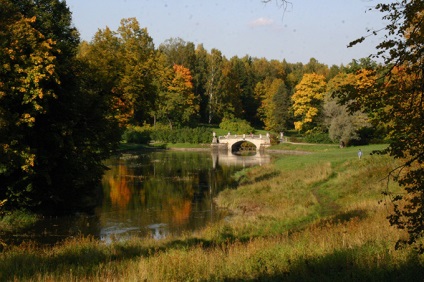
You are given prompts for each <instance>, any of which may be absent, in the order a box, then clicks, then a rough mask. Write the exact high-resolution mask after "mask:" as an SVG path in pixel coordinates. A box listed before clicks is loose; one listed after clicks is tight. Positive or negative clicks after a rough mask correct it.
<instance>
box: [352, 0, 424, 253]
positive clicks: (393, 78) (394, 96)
mask: <svg viewBox="0 0 424 282" xmlns="http://www.w3.org/2000/svg"><path fill="white" fill-rule="evenodd" d="M375 9H376V10H379V11H380V12H382V13H384V16H383V20H386V21H388V24H387V26H386V28H385V29H384V30H385V33H386V34H385V36H384V40H383V41H382V42H381V43H380V44H379V45H377V46H376V48H377V50H378V51H377V53H376V54H374V55H371V56H372V57H375V58H381V59H383V61H384V63H385V65H386V66H387V67H388V69H386V72H385V75H384V78H383V80H382V82H381V83H379V84H377V83H376V84H374V85H372V86H370V87H369V88H368V89H365V91H364V92H363V95H357V94H358V93H356V94H355V93H349V96H351V97H352V95H353V97H355V98H356V99H355V101H357V102H358V103H359V104H360V105H361V107H362V108H364V109H366V110H367V112H369V113H370V114H371V115H372V116H373V117H374V122H375V123H376V124H378V125H380V126H383V127H384V128H385V129H386V131H387V132H388V140H389V142H390V146H389V147H388V148H387V149H386V150H384V151H382V153H389V154H390V155H391V156H393V157H394V158H397V159H402V160H404V163H403V165H402V166H400V167H399V168H398V169H399V173H398V174H397V177H396V180H397V181H398V183H399V184H400V185H401V186H402V187H404V189H405V194H402V195H395V196H393V198H392V201H393V203H394V212H393V214H391V215H390V216H389V217H388V219H389V220H390V223H391V224H392V225H394V226H397V227H398V228H399V229H403V230H406V231H407V233H408V238H407V239H400V240H399V241H398V243H397V245H396V246H397V247H398V248H399V247H402V246H404V245H414V247H415V248H416V249H417V250H418V251H419V252H420V253H421V254H422V253H424V244H423V241H422V240H423V238H424V220H423V219H424V132H423V130H422V122H423V120H424V77H423V75H424V36H423V35H424V34H423V30H424V21H423V20H424V1H422V0H413V1H406V0H402V1H396V2H394V3H390V4H383V3H381V4H378V5H376V6H375ZM364 39H365V38H364V37H363V38H360V39H358V40H355V41H353V42H351V44H350V45H351V46H353V45H355V44H358V43H361V42H362V41H363V40H364ZM365 92H366V93H365ZM364 93H365V94H364ZM364 95H365V96H364Z"/></svg>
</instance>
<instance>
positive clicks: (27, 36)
mask: <svg viewBox="0 0 424 282" xmlns="http://www.w3.org/2000/svg"><path fill="white" fill-rule="evenodd" d="M0 4H1V7H2V9H1V11H0V13H1V17H0V25H1V37H0V48H1V50H2V51H1V52H0V64H1V65H2V66H3V67H5V68H4V69H2V70H1V71H0V73H1V76H0V93H1V94H0V100H1V103H0V105H1V106H0V122H1V123H2V126H1V128H0V150H1V153H0V156H1V157H0V183H1V186H0V198H6V199H7V200H8V202H7V204H8V208H15V209H16V208H31V209H33V210H37V211H43V212H59V211H62V212H64V211H65V212H70V211H72V210H75V209H80V208H87V207H88V206H92V205H93V203H94V200H95V197H94V196H95V195H96V191H97V187H98V186H97V185H98V183H99V181H100V178H101V176H102V173H103V171H104V166H103V164H102V161H103V160H104V158H106V157H108V156H110V153H111V152H112V151H113V149H114V148H116V146H117V144H118V141H119V135H120V133H119V130H118V128H117V127H116V123H115V122H114V120H113V119H110V118H108V116H109V115H108V113H109V112H108V110H107V109H108V107H106V106H105V104H106V103H107V101H106V100H104V99H103V97H102V95H101V94H100V93H99V92H97V90H96V89H95V88H94V87H92V86H91V83H90V81H89V79H90V77H91V76H90V70H89V69H87V66H86V65H85V64H84V63H82V62H80V61H78V60H77V59H76V56H75V55H76V52H77V47H78V44H79V37H78V32H77V31H76V30H75V28H73V27H72V24H71V13H70V11H69V9H68V8H67V7H66V4H65V2H62V1H58V0H57V1H56V0H37V1H34V0H23V1H21V0H20V1H17V0H0Z"/></svg>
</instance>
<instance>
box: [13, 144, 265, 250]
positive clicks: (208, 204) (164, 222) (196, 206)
mask: <svg viewBox="0 0 424 282" xmlns="http://www.w3.org/2000/svg"><path fill="white" fill-rule="evenodd" d="M269 162H270V156H269V155H263V154H262V155H260V154H257V155H255V156H235V155H232V154H231V153H228V154H217V153H212V152H210V151H206V152H179V151H166V152H142V153H134V154H123V155H121V156H119V157H114V158H112V159H110V160H108V161H107V162H106V165H107V166H108V167H109V168H110V170H108V171H107V172H106V174H105V175H104V177H103V180H102V186H103V197H102V201H101V203H99V205H98V207H97V208H96V210H95V213H94V215H85V214H80V215H75V216H72V217H66V218H63V217H61V218H48V219H45V220H43V221H41V222H40V223H39V224H37V226H35V227H34V228H32V229H31V230H29V231H28V232H26V233H25V234H21V235H16V236H18V237H19V236H21V237H30V238H29V239H32V240H35V241H39V242H42V243H54V242H57V241H60V240H62V239H64V238H67V237H70V236H76V235H85V236H87V235H92V236H94V237H96V238H100V239H101V240H103V241H106V242H110V241H112V240H121V239H125V238H127V237H129V236H151V237H153V238H156V239H160V238H164V237H166V236H167V235H169V234H176V235H178V234H181V233H182V232H193V231H195V230H197V229H200V228H202V227H204V226H205V225H207V224H208V223H210V222H214V221H216V220H220V219H222V217H223V216H224V212H223V211H220V210H219V209H217V207H216V206H215V205H214V203H213V198H214V197H215V196H216V195H217V194H218V193H219V192H220V191H222V190H224V189H226V188H231V187H234V184H235V183H233V180H232V178H231V175H233V174H234V173H235V172H236V171H238V170H241V169H242V168H243V167H248V166H253V165H262V164H266V163H269ZM18 239H19V238H18ZM20 239H22V238H20Z"/></svg>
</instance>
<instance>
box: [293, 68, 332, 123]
mask: <svg viewBox="0 0 424 282" xmlns="http://www.w3.org/2000/svg"><path fill="white" fill-rule="evenodd" d="M295 90H296V91H295V93H294V94H293V96H292V101H293V106H292V107H293V112H294V116H295V117H297V118H298V121H296V122H295V123H294V126H295V129H296V130H298V131H306V130H311V129H313V128H314V127H316V126H317V125H318V118H319V115H320V113H321V112H322V104H323V100H324V94H325V92H326V82H325V77H324V76H323V75H318V74H315V73H311V74H305V75H304V76H303V78H302V80H301V81H300V83H299V84H298V85H296V87H295Z"/></svg>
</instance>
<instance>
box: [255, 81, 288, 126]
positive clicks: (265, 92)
mask: <svg viewBox="0 0 424 282" xmlns="http://www.w3.org/2000/svg"><path fill="white" fill-rule="evenodd" d="M255 93H256V95H257V97H258V98H259V100H260V101H261V106H260V108H259V109H258V115H259V116H260V119H261V120H262V121H263V123H264V124H265V130H269V131H275V132H280V131H284V130H285V129H287V128H286V122H287V120H288V113H289V101H290V98H289V97H288V95H287V90H286V87H285V84H284V82H283V81H282V80H281V79H274V80H272V81H271V80H270V79H266V80H265V81H264V82H259V83H258V84H257V85H256V87H255Z"/></svg>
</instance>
